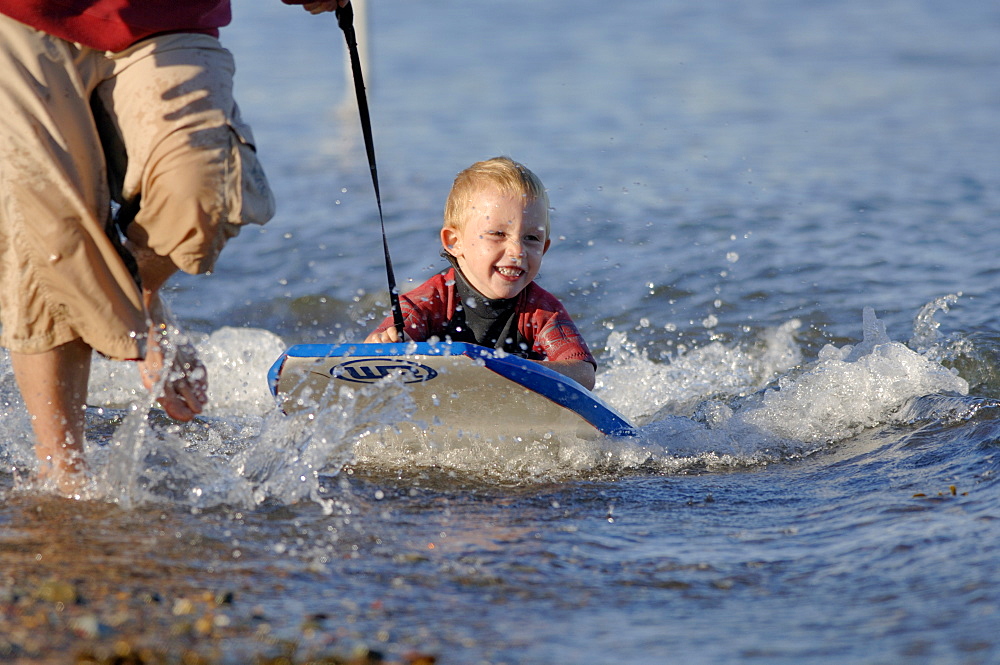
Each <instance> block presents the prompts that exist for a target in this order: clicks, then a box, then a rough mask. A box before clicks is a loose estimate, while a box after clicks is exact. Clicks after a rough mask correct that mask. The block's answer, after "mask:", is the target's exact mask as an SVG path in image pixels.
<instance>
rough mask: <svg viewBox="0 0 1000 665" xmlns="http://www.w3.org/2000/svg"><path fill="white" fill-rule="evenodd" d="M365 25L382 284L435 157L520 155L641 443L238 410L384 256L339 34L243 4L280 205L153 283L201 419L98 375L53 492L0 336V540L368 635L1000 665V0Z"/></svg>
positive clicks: (339, 337)
mask: <svg viewBox="0 0 1000 665" xmlns="http://www.w3.org/2000/svg"><path fill="white" fill-rule="evenodd" d="M367 27H368V30H367V34H368V44H369V54H370V59H369V62H368V84H369V85H368V92H369V100H370V103H371V110H372V120H373V125H374V137H375V148H376V153H377V156H378V163H379V176H380V180H381V190H382V195H383V204H384V208H385V213H386V216H385V221H386V228H387V231H388V238H389V244H390V249H391V251H392V256H393V261H394V265H395V270H396V276H397V279H398V281H399V282H400V284H401V286H402V287H403V288H407V287H408V286H409V285H415V284H416V283H419V282H421V281H422V280H423V279H425V278H426V277H427V276H429V275H430V274H432V273H433V272H435V271H436V270H439V269H440V268H441V267H443V265H444V264H443V261H442V260H441V259H440V258H438V256H437V242H438V241H437V229H438V228H439V225H440V218H441V209H442V206H443V203H444V199H445V197H446V195H447V192H448V188H449V186H450V183H451V180H452V178H453V177H454V174H455V173H457V172H458V171H460V170H461V169H462V168H464V167H465V166H467V165H468V164H470V163H472V162H473V161H477V160H479V159H483V158H487V157H491V156H494V155H498V154H508V155H510V156H512V157H514V158H515V159H518V160H520V161H522V162H524V163H525V164H527V165H528V166H529V167H530V168H532V169H533V170H534V171H535V172H536V173H537V174H538V175H539V176H540V177H541V179H542V180H543V182H545V184H546V185H547V187H548V188H549V194H550V200H551V203H552V207H553V210H552V224H553V234H554V242H553V246H552V249H551V250H550V252H549V253H548V254H547V256H546V259H545V263H544V266H543V269H542V273H541V275H540V277H539V281H540V283H541V284H542V285H543V286H544V287H546V288H547V289H548V290H550V291H552V292H553V293H555V294H556V295H558V296H559V297H560V298H561V299H562V300H563V301H564V303H565V304H566V305H567V307H568V309H569V310H570V312H571V313H572V314H573V316H574V318H575V320H576V321H577V323H578V324H579V326H580V328H581V330H582V331H583V333H584V335H585V337H586V338H587V339H588V341H589V342H590V344H591V346H592V348H593V349H594V351H595V354H596V355H597V356H598V358H599V361H600V363H601V367H600V369H599V372H598V383H597V387H596V392H597V394H598V395H599V396H600V397H601V398H602V399H604V400H605V401H607V402H609V403H610V404H612V405H613V406H615V407H616V408H617V409H618V410H620V411H621V412H622V413H623V414H625V415H626V416H628V417H629V418H630V419H632V420H633V421H634V422H635V423H636V424H637V425H639V434H638V436H636V437H634V438H630V439H619V440H602V441H582V440H558V441H546V442H544V443H543V442H537V441H531V440H525V439H523V438H520V437H518V434H517V430H516V425H514V424H512V426H511V432H510V438H509V440H506V441H503V442H499V443H497V442H493V443H491V444H490V445H484V446H482V447H475V446H469V445H467V443H468V442H456V441H449V440H440V441H421V442H414V443H413V444H412V445H409V446H386V445H380V444H379V441H378V438H377V436H376V437H372V436H371V435H368V436H362V435H364V433H365V432H370V431H376V432H377V430H378V428H379V427H384V426H391V425H392V424H393V423H395V422H398V421H400V420H402V419H405V417H406V397H405V390H401V389H400V388H399V386H385V387H383V388H382V390H383V391H384V392H383V394H381V397H382V399H381V403H382V404H383V406H384V408H382V409H381V410H377V411H374V412H363V413H362V412H356V411H354V410H352V409H351V407H350V404H345V405H334V406H331V407H330V408H329V409H327V410H325V411H323V412H321V413H319V414H316V416H315V417H314V418H311V419H308V418H306V419H296V418H289V417H285V416H283V415H282V414H280V413H278V412H277V411H276V409H275V406H274V403H273V401H272V400H271V398H270V396H269V394H268V391H267V385H266V372H267V369H268V367H269V366H270V365H271V363H272V362H273V361H274V360H275V358H277V356H278V355H279V354H280V353H281V352H282V350H284V348H286V347H287V346H289V345H291V344H294V343H300V342H339V341H357V340H360V339H362V338H363V337H364V335H365V334H366V332H367V331H368V330H369V329H370V327H371V326H372V323H373V321H374V320H375V319H376V318H381V316H382V312H383V311H384V308H385V302H386V296H385V289H386V286H385V284H386V282H385V272H384V267H383V265H382V253H381V245H380V243H381V238H380V235H379V228H378V217H377V211H376V208H375V201H374V195H373V192H372V188H371V182H370V179H369V171H368V167H367V164H366V162H365V156H364V147H363V144H362V142H361V135H360V131H359V129H358V121H357V116H356V109H355V107H354V106H353V105H352V104H351V102H350V97H349V88H348V86H347V85H346V84H345V77H344V62H343V60H344V55H343V52H342V46H341V42H342V38H341V35H340V34H339V32H338V30H337V27H336V24H335V22H334V21H333V19H332V17H330V16H326V17H312V16H309V15H308V14H306V13H305V12H301V11H299V10H297V9H295V8H289V7H285V6H283V5H281V3H278V2H255V3H240V4H239V5H238V6H237V7H236V8H235V17H234V22H233V25H232V26H230V27H229V28H227V29H226V31H225V32H224V33H223V42H224V43H225V44H226V45H227V46H228V47H229V48H231V49H232V50H233V51H234V53H235V54H236V58H237V63H238V67H239V71H238V75H237V94H238V96H239V99H240V103H241V106H242V110H243V113H244V115H245V116H246V118H247V119H248V120H249V121H250V123H251V124H252V125H253V126H254V130H255V133H256V138H257V141H258V148H259V152H260V153H261V155H262V157H263V160H264V162H265V165H266V167H267V169H268V173H269V176H270V178H271V180H272V185H273V187H274V189H275V192H276V195H277V197H278V201H279V213H278V216H277V217H276V218H275V219H274V220H273V221H272V222H271V223H270V224H268V225H267V226H265V227H263V228H259V229H258V228H249V229H246V230H245V231H244V232H243V234H242V235H241V236H240V237H239V238H238V239H236V240H234V241H233V242H232V243H231V245H230V247H228V248H227V250H226V252H225V253H224V255H223V258H222V260H221V261H220V263H219V265H218V267H217V270H216V272H215V273H214V274H212V275H210V276H207V277H206V276H202V277H187V276H181V277H179V278H177V279H176V281H175V282H174V283H173V285H172V286H171V289H170V293H169V296H168V297H169V301H170V303H171V306H172V308H173V311H174V313H175V315H176V316H177V318H178V319H179V320H180V321H181V322H182V324H183V325H185V327H186V328H187V329H188V330H189V331H190V333H191V335H192V337H193V338H194V340H195V341H196V343H197V345H198V347H199V349H200V351H201V354H202V357H203V359H204V360H205V362H206V364H207V365H208V368H209V371H210V375H211V381H212V384H211V400H212V401H211V405H210V408H209V409H208V411H206V413H205V414H204V415H203V416H202V417H200V418H199V419H198V420H197V421H196V422H195V423H192V424H188V425H177V424H173V423H171V422H170V421H169V420H167V419H165V418H164V417H163V416H162V414H161V413H160V412H158V411H157V410H155V409H152V410H151V406H152V401H151V399H149V398H148V397H147V396H146V395H145V394H144V392H143V391H142V390H141V389H140V388H139V386H138V379H137V377H136V376H135V370H134V368H132V367H128V366H121V365H117V366H116V365H111V364H108V363H104V362H98V364H97V366H96V369H95V373H94V377H93V380H92V383H91V391H90V392H91V396H90V400H89V401H90V403H91V405H92V406H91V407H90V408H89V409H88V424H89V426H88V454H89V456H90V458H91V463H92V469H93V474H94V480H93V483H92V486H91V488H90V490H89V491H90V496H91V498H90V499H89V500H87V501H81V502H75V503H73V502H65V503H67V504H69V503H72V505H64V506H62V507H59V508H54V507H53V504H52V500H51V499H50V498H49V497H48V495H47V493H46V492H45V490H44V489H41V488H37V487H35V486H34V485H33V484H32V483H31V481H30V472H31V469H32V464H33V457H32V452H31V448H30V440H31V439H30V426H29V423H28V418H27V415H26V414H25V412H24V408H23V405H22V404H21V402H20V398H19V397H18V396H17V392H16V389H15V388H14V384H13V378H12V375H11V373H10V369H9V362H8V361H7V358H6V356H5V355H3V356H0V395H2V398H3V400H2V401H3V411H4V417H3V418H2V419H0V460H2V461H3V463H4V465H3V469H4V470H3V472H0V497H2V498H3V500H2V501H0V548H2V549H3V550H4V551H5V552H8V553H10V552H13V553H22V554H24V556H25V558H26V560H30V558H31V556H32V553H33V552H35V551H36V550H37V551H38V552H39V554H38V555H37V557H38V559H37V560H38V561H39V562H44V561H48V560H50V559H53V558H55V559H58V558H59V556H65V557H67V558H69V557H70V555H72V557H73V559H74V560H75V561H77V562H78V565H80V566H81V567H82V569H83V570H86V569H87V568H88V566H89V565H93V566H94V567H95V569H96V567H97V564H100V565H101V566H104V568H102V569H101V570H113V571H114V572H115V573H116V574H118V575H121V576H123V577H124V578H125V579H130V580H131V581H129V582H127V583H123V584H124V588H126V589H127V590H128V591H129V592H130V593H139V592H141V591H142V590H143V589H150V590H156V589H157V588H158V587H157V585H158V584H161V585H162V584H168V583H169V584H176V585H181V584H184V585H189V586H194V587H196V588H199V589H206V590H208V591H212V592H214V591H218V590H222V591H226V590H233V592H234V594H235V598H236V602H234V603H233V605H232V609H231V610H229V611H230V612H231V614H232V615H233V616H232V617H231V618H232V621H233V622H234V623H239V622H240V621H244V622H247V621H257V622H258V623H260V622H261V621H263V620H262V619H261V617H266V620H267V627H268V635H270V636H273V637H276V638H281V639H286V640H299V639H303V638H302V635H303V634H304V632H303V625H304V622H312V623H311V624H310V625H311V626H313V624H317V623H318V627H316V626H313V629H312V630H311V632H310V633H309V635H320V636H324V635H325V636H327V638H328V641H330V643H329V644H327V643H324V644H322V645H314V646H317V648H318V647H319V646H330V647H331V648H334V649H345V650H349V649H351V648H353V647H354V646H356V645H366V646H368V647H371V648H377V649H379V650H380V651H382V652H384V653H386V654H387V657H389V658H397V659H398V658H400V657H402V654H405V653H406V652H408V651H410V650H414V649H416V650H419V651H423V652H430V653H435V654H437V655H438V658H439V662H442V663H463V664H466V663H583V662H588V663H591V662H593V663H619V662H632V663H663V662H674V661H677V662H680V661H683V662H685V663H707V664H716V663H734V662H740V663H768V664H770V663H795V664H796V665H799V664H803V663H817V664H819V663H824V664H826V663H852V664H855V663H870V664H876V663H901V662H905V663H928V664H929V663H934V664H938V663H947V664H951V663H969V664H972V663H995V662H1000V637H998V635H1000V633H998V632H997V627H998V626H1000V591H998V590H997V586H996V583H995V581H996V579H997V578H998V576H1000V545H998V543H1000V526H998V525H1000V485H998V481H997V472H998V469H1000V457H998V456H1000V447H998V446H1000V443H998V441H1000V401H998V400H1000V377H998V372H1000V318H998V315H997V312H1000V295H998V294H1000V289H998V288H997V287H998V286H1000V271H998V267H997V259H996V247H997V245H998V242H1000V230H998V229H1000V122H998V120H997V119H998V118H1000V77H998V76H997V71H998V67H1000V6H997V5H996V3H992V2H985V1H979V0H972V1H970V2H963V3H958V4H956V3H944V2H935V1H933V0H908V1H905V2H904V1H903V0H889V1H887V2H884V3H876V4H875V5H873V4H871V3H862V2H860V1H858V0H846V1H845V2H840V3H818V2H808V1H799V2H792V1H789V0H762V1H761V2H755V3H742V4H739V3H731V2H719V1H716V0H710V1H708V2H702V3H681V2H674V1H673V0H668V1H660V2H633V3H618V4H609V3H601V2H596V1H593V0H583V1H582V2H572V3H570V2H565V1H563V0H558V1H551V2H544V3H529V2H526V1H523V0H515V1H514V2H509V3H503V4H496V5H493V4H484V3H467V2H458V1H457V0H447V1H445V2H440V3H435V4H430V5H429V4H426V3H416V2H397V3H391V4H376V3H373V5H372V6H370V7H369V8H368V23H367ZM512 423H516V414H512ZM56 505H57V506H58V505H60V504H59V503H58V502H57V503H56ZM42 514H44V515H48V516H49V517H46V518H42V517H39V516H40V515H42ZM82 525H86V527H84V526H82ZM67 533H68V534H71V535H72V536H73V537H70V538H67V537H66V534H67ZM109 551H114V552H127V553H128V554H127V555H124V554H122V555H114V556H112V555H109V554H108V552H109ZM42 552H44V554H45V556H44V557H43V556H42ZM38 565H39V566H42V565H44V563H39V564H38ZM29 568H30V566H29ZM102 574H104V573H102ZM108 574H111V573H108ZM0 579H3V580H5V581H4V583H5V584H11V583H12V582H11V581H10V580H9V579H7V578H3V577H0ZM227 621H228V619H227ZM57 624H58V622H57ZM109 631H110V632H111V633H112V634H113V630H110V629H109ZM330 636H332V637H330ZM334 637H335V638H336V639H335V640H334ZM258 638H259V635H257V636H256V637H255V636H254V635H247V634H237V633H234V634H231V635H228V636H226V637H219V638H216V639H217V640H218V643H219V644H220V645H221V651H220V653H221V654H222V655H221V656H220V659H221V660H222V661H224V662H233V663H238V662H245V660H246V659H247V658H250V657H251V656H253V655H254V654H258V653H261V652H262V651H266V649H267V648H268V644H269V643H266V642H262V641H261V640H260V639H258ZM164 639H165V641H166V642H167V643H169V642H170V638H169V636H165V637H164ZM317 639H318V638H317ZM272 645H273V643H272Z"/></svg>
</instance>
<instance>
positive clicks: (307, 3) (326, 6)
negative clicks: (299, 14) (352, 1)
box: [281, 0, 349, 14]
mask: <svg viewBox="0 0 1000 665" xmlns="http://www.w3.org/2000/svg"><path fill="white" fill-rule="evenodd" d="M281 1H282V2H284V3H285V4H286V5H302V8H303V9H304V10H306V11H307V12H309V13H310V14H322V13H324V12H333V11H337V8H338V7H346V6H347V3H348V2H349V0H281Z"/></svg>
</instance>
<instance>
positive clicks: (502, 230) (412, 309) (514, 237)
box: [365, 157, 597, 390]
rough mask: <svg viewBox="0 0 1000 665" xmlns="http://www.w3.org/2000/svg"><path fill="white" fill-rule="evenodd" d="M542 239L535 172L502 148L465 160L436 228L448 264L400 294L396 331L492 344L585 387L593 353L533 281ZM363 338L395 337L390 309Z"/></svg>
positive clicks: (544, 227) (544, 206)
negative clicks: (401, 325)
mask: <svg viewBox="0 0 1000 665" xmlns="http://www.w3.org/2000/svg"><path fill="white" fill-rule="evenodd" d="M550 242H551V241H550V238H549V198H548V195H547V194H546V192H545V188H544V187H543V186H542V183H541V181H540V180H539V179H538V176H536V175H535V174H534V173H532V172H531V171H530V170H528V168H526V167H525V166H523V165H521V164H519V163H517V162H515V161H513V160H511V159H509V158H507V157H495V158H493V159H489V160H486V161H483V162H477V163H475V164H473V165H472V166H470V167H469V168H467V169H465V170H464V171H462V172H461V173H459V174H458V176H457V177H456V178H455V182H454V184H453V185H452V188H451V193H450V194H449V195H448V201H447V203H446V204H445V210H444V225H443V227H442V229H441V244H442V245H443V246H444V252H443V256H444V257H445V258H447V259H448V260H449V261H450V262H451V264H452V267H451V268H449V269H448V270H446V271H444V272H442V273H439V274H437V275H435V276H434V277H431V278H430V279H429V280H427V281H426V282H424V283H423V284H421V285H420V286H418V287H417V288H415V289H413V290H412V291H410V292H409V293H407V294H405V295H403V296H401V297H400V305H401V307H402V310H403V319H404V321H405V327H406V331H405V332H406V335H407V336H408V337H409V338H410V339H412V340H413V341H416V342H423V341H427V340H428V339H430V338H431V337H438V338H441V339H450V340H451V341H453V342H471V343H473V344H479V345H480V346H486V347H490V348H496V349H502V350H504V351H506V352H508V353H511V354H514V355H519V356H522V357H525V358H529V359H531V360H537V361H542V362H544V364H545V365H546V366H547V367H550V368H551V369H553V370H555V371H557V372H560V373H561V374H564V375H565V376H568V377H570V378H571V379H574V380H575V381H577V382H578V383H580V384H581V385H583V386H584V387H586V388H587V389H588V390H592V389H593V387H594V379H595V372H596V368H597V361H596V360H594V356H593V355H592V354H591V353H590V349H588V348H587V343H586V342H585V341H584V339H583V336H582V335H581V334H580V331H579V330H578V329H577V327H576V325H575V324H574V323H573V320H572V319H571V318H570V316H569V314H568V313H567V312H566V308H565V307H563V305H562V303H560V302H559V300H558V299H557V298H556V297H555V296H553V295H552V294H550V293H549V292H547V291H545V290H544V289H542V287H540V286H538V285H537V284H535V282H534V279H535V277H536V276H537V275H538V270H539V268H541V266H542V255H543V254H545V252H546V251H548V249H549V243H550ZM365 341H366V342H383V343H384V342H399V341H400V340H399V335H398V333H397V331H396V328H395V327H394V325H393V321H392V317H391V316H390V317H388V318H386V319H385V321H383V322H382V323H381V324H380V325H379V326H378V328H376V329H375V330H374V331H373V332H372V333H371V334H370V335H369V336H368V338H367V339H366V340H365Z"/></svg>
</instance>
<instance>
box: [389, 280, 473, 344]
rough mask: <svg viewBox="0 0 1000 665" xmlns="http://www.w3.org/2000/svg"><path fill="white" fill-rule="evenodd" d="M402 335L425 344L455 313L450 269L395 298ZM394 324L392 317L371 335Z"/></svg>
mask: <svg viewBox="0 0 1000 665" xmlns="http://www.w3.org/2000/svg"><path fill="white" fill-rule="evenodd" d="M399 306H400V309H402V310H403V322H404V323H405V325H406V334H407V335H409V337H410V339H412V340H413V341H414V342H426V341H427V340H428V339H430V338H431V337H433V336H434V335H440V334H441V332H442V331H443V330H444V329H445V326H446V325H447V323H448V321H449V320H450V319H451V314H452V312H454V311H455V273H454V268H450V269H449V270H448V271H446V272H444V273H441V274H437V275H434V276H433V277H431V278H430V279H429V280H427V281H426V282H424V283H423V284H421V285H420V286H418V287H417V288H415V289H413V290H412V291H408V292H407V293H405V294H403V295H401V296H400V297H399ZM393 325H394V322H393V320H392V314H390V315H389V316H387V317H386V318H385V320H383V321H382V323H380V324H379V325H378V327H377V328H375V330H374V331H373V332H382V331H383V330H388V329H389V328H391V327H392V326H393Z"/></svg>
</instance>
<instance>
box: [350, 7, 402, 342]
mask: <svg viewBox="0 0 1000 665" xmlns="http://www.w3.org/2000/svg"><path fill="white" fill-rule="evenodd" d="M336 16H337V24H338V25H339V26H340V29H341V30H343V31H344V39H345V40H347V50H348V52H349V53H350V55H351V72H352V73H353V75H354V92H355V94H356V95H357V98H358V114H359V115H360V116H361V133H362V134H363V135H364V137H365V150H366V151H367V153H368V167H369V168H370V169H371V172H372V185H373V186H374V187H375V203H377V204H378V221H379V224H380V225H381V227H382V251H383V252H384V253H385V274H386V277H387V278H388V281H389V302H390V303H391V304H392V320H393V323H394V324H395V326H396V332H398V333H399V340H400V341H403V330H404V323H403V310H402V308H401V307H400V305H399V292H398V290H397V289H396V276H395V275H394V274H393V272H392V258H391V257H390V256H389V241H388V240H387V239H386V237H385V219H384V218H383V216H382V196H381V194H379V190H378V170H377V169H376V167H375V143H374V141H373V140H372V121H371V116H370V115H369V113H368V98H367V96H366V95H365V80H364V76H363V75H362V73H361V56H360V55H359V54H358V38H357V35H356V34H355V32H354V8H353V7H351V4H350V3H347V5H345V6H344V7H338V8H337V10H336Z"/></svg>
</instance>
